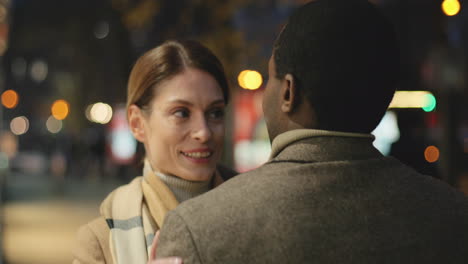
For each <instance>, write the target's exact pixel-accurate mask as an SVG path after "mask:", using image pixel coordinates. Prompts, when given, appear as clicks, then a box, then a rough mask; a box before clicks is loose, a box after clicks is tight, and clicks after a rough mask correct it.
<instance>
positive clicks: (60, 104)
mask: <svg viewBox="0 0 468 264" xmlns="http://www.w3.org/2000/svg"><path fill="white" fill-rule="evenodd" d="M51 110H52V116H53V117H55V119H57V120H63V119H65V118H66V117H67V116H68V113H69V112H70V107H69V104H68V102H67V101H65V100H57V101H55V102H54V103H53V104H52V109H51Z"/></svg>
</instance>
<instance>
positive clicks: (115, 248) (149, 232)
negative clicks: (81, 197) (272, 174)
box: [101, 160, 223, 264]
mask: <svg viewBox="0 0 468 264" xmlns="http://www.w3.org/2000/svg"><path fill="white" fill-rule="evenodd" d="M222 182H223V180H222V178H221V177H220V175H219V173H218V172H216V174H215V177H214V182H213V183H214V184H213V186H218V185H219V184H221V183H222ZM178 204H179V202H178V201H177V199H176V198H175V196H174V194H173V193H172V192H171V190H170V189H169V188H168V187H167V186H166V185H165V184H164V183H163V182H162V181H161V179H160V178H159V177H158V176H156V175H155V174H154V172H153V170H152V169H151V165H150V164H149V162H148V161H147V160H145V164H144V168H143V177H137V178H135V179H134V180H133V181H132V182H130V183H129V184H127V185H124V186H121V187H119V188H117V189H116V190H114V191H113V192H112V193H111V194H110V195H109V196H108V197H107V198H106V199H105V200H104V202H103V203H102V204H101V215H103V216H104V218H105V219H106V221H107V225H108V226H109V228H110V232H109V234H110V238H109V243H110V249H111V254H112V259H113V263H114V264H128V263H132V264H140V263H141V264H146V263H147V261H148V258H149V252H150V249H151V244H152V242H153V238H154V234H155V232H156V231H157V230H159V228H160V227H161V226H162V225H163V221H164V217H165V216H166V214H167V213H168V212H169V211H170V210H172V209H174V208H175V207H176V206H177V205H178Z"/></svg>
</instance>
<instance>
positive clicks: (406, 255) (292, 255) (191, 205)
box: [157, 0, 468, 263]
mask: <svg viewBox="0 0 468 264" xmlns="http://www.w3.org/2000/svg"><path fill="white" fill-rule="evenodd" d="M398 64H399V61H398V49H397V45H396V40H395V35H394V32H393V30H392V27H391V25H390V24H389V22H387V21H386V20H385V19H384V17H383V16H382V15H381V14H380V13H379V12H378V10H377V9H376V8H375V7H373V6H372V5H371V4H369V3H368V2H367V1H364V0H344V1H340V0H316V1H313V2H311V3H308V4H306V5H304V6H302V7H301V8H299V9H298V10H297V11H296V12H295V13H294V14H293V15H292V16H291V17H290V19H289V21H288V23H287V25H286V26H285V28H284V29H283V31H282V32H281V33H280V35H279V37H278V39H277V41H276V43H275V45H274V48H273V54H272V57H271V59H270V62H269V80H268V83H267V86H266V89H265V94H264V101H263V110H264V114H265V119H266V123H267V127H268V132H269V136H270V138H271V140H272V154H271V159H270V160H269V161H268V162H267V163H266V164H265V165H263V166H261V167H260V168H258V169H256V170H253V171H250V172H248V173H245V174H241V175H239V176H237V177H235V178H233V179H231V180H230V181H228V182H226V183H224V184H223V185H221V186H220V187H218V188H216V189H215V190H213V191H210V192H208V193H206V194H204V195H202V196H200V197H198V198H195V199H193V200H190V201H187V202H185V203H183V204H181V205H180V206H179V207H178V208H177V209H176V210H174V211H173V212H171V213H170V214H169V215H168V216H167V219H166V221H165V223H166V224H165V225H164V226H163V228H162V231H161V235H160V241H159V247H158V249H157V254H158V257H166V256H180V257H182V259H183V260H184V263H467V261H468V250H467V248H468V202H467V199H466V198H465V197H464V196H463V194H461V193H459V192H457V191H456V190H454V189H452V188H451V187H450V186H448V185H447V184H445V183H443V182H440V181H437V180H435V179H433V178H431V177H429V176H424V175H420V174H418V173H417V172H416V171H414V170H413V169H411V168H409V167H407V166H405V165H404V164H402V163H401V162H399V161H397V160H396V159H394V158H391V157H384V156H382V155H381V154H380V153H379V152H378V151H377V150H376V149H375V148H374V147H373V146H372V141H373V137H372V135H370V134H369V133H370V132H371V131H372V130H373V129H374V128H375V127H376V125H377V124H378V122H379V121H380V119H381V118H382V116H383V114H384V113H385V111H386V108H387V107H388V104H389V103H390V101H391V98H392V96H393V93H394V89H395V86H396V76H397V73H398Z"/></svg>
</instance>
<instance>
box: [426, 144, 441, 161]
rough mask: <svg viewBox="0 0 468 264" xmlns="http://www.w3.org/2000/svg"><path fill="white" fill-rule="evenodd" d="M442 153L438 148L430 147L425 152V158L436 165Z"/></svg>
mask: <svg viewBox="0 0 468 264" xmlns="http://www.w3.org/2000/svg"><path fill="white" fill-rule="evenodd" d="M439 156H440V151H439V149H438V148H437V147H436V146H429V147H427V148H426V149H425V150H424V158H425V159H426V161H427V162H429V163H434V162H436V161H438V160H439Z"/></svg>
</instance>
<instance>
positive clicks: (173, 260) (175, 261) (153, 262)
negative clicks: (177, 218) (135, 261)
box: [148, 230, 182, 264]
mask: <svg viewBox="0 0 468 264" xmlns="http://www.w3.org/2000/svg"><path fill="white" fill-rule="evenodd" d="M158 240H159V230H158V231H157V232H156V235H155V236H154V239H153V244H152V245H151V252H150V258H149V260H148V264H182V259H181V258H179V257H168V258H161V259H156V249H157V247H158Z"/></svg>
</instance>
